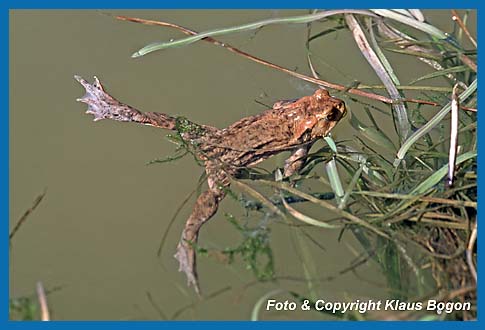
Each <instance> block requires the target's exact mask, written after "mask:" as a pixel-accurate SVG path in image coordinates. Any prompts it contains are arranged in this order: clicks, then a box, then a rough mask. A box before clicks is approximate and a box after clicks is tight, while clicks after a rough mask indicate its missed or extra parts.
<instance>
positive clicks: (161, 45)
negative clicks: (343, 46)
mask: <svg viewBox="0 0 485 330" xmlns="http://www.w3.org/2000/svg"><path fill="white" fill-rule="evenodd" d="M343 13H355V14H361V15H371V16H373V14H372V13H371V12H369V11H368V10H350V9H340V10H327V11H323V12H318V13H316V14H310V15H301V16H291V17H279V18H270V19H265V20H262V21H258V22H252V23H248V24H243V25H239V26H232V27H228V28H221V29H214V30H209V31H205V32H201V33H197V34H195V35H192V36H190V37H186V38H182V39H178V40H171V41H168V42H155V43H151V44H149V45H147V46H145V47H143V48H142V49H140V50H138V51H137V52H135V53H134V54H133V55H131V57H140V56H144V55H146V54H148V53H151V52H154V51H157V50H162V49H166V48H171V47H179V46H185V45H189V44H191V43H194V42H197V41H199V40H202V39H204V38H207V37H217V36H221V35H224V34H229V33H236V32H243V31H251V30H256V29H259V28H262V27H263V26H266V25H271V24H307V23H310V22H313V21H317V20H319V19H322V18H325V17H329V16H333V15H338V14H343Z"/></svg>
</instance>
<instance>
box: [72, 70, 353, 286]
mask: <svg viewBox="0 0 485 330" xmlns="http://www.w3.org/2000/svg"><path fill="white" fill-rule="evenodd" d="M75 78H76V80H77V81H79V83H81V85H83V87H84V88H85V89H86V94H85V95H84V96H83V97H82V98H79V99H78V101H80V102H83V103H86V104H87V105H88V110H87V111H86V113H88V114H92V115H94V121H98V120H101V119H112V120H117V121H126V122H136V123H140V124H145V125H150V126H155V127H160V128H165V129H169V130H177V131H178V132H179V133H180V136H181V137H182V139H183V140H184V141H186V142H187V144H188V145H190V146H192V147H193V148H194V150H195V153H196V155H197V157H198V158H199V159H200V160H201V161H202V162H204V164H205V171H206V174H207V183H208V189H207V190H206V191H204V192H203V193H201V194H200V195H199V197H198V198H197V201H196V202H195V205H194V209H193V211H192V213H191V215H190V217H189V219H188V220H187V222H186V224H185V228H184V230H183V233H182V238H181V239H180V242H179V244H178V246H177V253H176V254H175V258H177V260H178V261H179V264H180V268H179V270H180V271H183V272H185V274H186V275H187V280H188V284H189V285H193V286H194V288H195V290H196V291H197V292H199V285H198V279H197V271H196V264H195V261H196V260H195V251H194V249H193V245H194V244H195V243H196V242H197V238H198V232H199V230H200V228H201V226H202V225H203V224H204V223H205V222H206V221H208V220H209V219H210V218H211V217H212V216H213V215H214V214H215V213H216V211H217V208H218V206H219V203H220V201H221V200H222V199H223V198H224V196H225V192H226V189H224V188H227V187H228V186H229V185H230V177H231V176H237V175H238V173H239V172H240V171H241V170H242V169H244V168H245V167H248V166H253V165H255V164H257V163H259V162H261V161H262V160H264V159H266V158H268V157H270V156H272V155H275V154H277V153H280V152H282V151H292V154H291V156H290V157H289V158H288V159H287V160H286V162H285V165H284V176H285V177H288V176H291V175H292V174H293V173H295V172H297V171H298V170H299V169H300V168H301V166H302V165H303V163H304V161H305V157H306V155H307V153H308V150H309V149H310V147H311V146H312V144H313V143H314V142H315V141H316V140H317V139H319V138H322V137H324V136H325V135H327V134H328V132H330V130H332V128H333V127H334V126H335V125H336V124H337V123H338V121H339V120H340V119H341V118H342V116H343V115H345V112H346V107H345V104H344V102H343V101H342V100H339V99H337V98H333V97H331V96H330V95H329V93H328V92H327V91H326V90H323V89H318V90H316V91H315V93H314V94H313V95H311V96H305V97H302V98H300V99H298V100H295V101H281V102H277V103H275V104H274V105H273V108H271V109H268V110H266V111H263V112H262V113H260V114H258V115H255V116H249V117H246V118H243V119H241V120H239V121H237V122H235V123H234V124H232V125H231V126H229V127H227V128H224V129H218V128H215V127H212V126H206V125H197V124H194V123H192V122H190V121H188V120H187V119H185V118H183V117H173V116H170V115H167V114H163V113H157V112H141V111H139V110H137V109H134V108H133V107H131V106H129V105H126V104H123V103H121V102H119V101H118V100H116V99H115V98H113V97H112V96H110V95H109V94H107V93H106V92H105V91H104V88H103V86H102V85H101V83H100V82H99V80H98V79H97V78H96V77H94V83H93V84H90V83H88V82H87V81H86V80H84V79H83V78H81V77H79V76H75Z"/></svg>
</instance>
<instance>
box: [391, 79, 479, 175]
mask: <svg viewBox="0 0 485 330" xmlns="http://www.w3.org/2000/svg"><path fill="white" fill-rule="evenodd" d="M476 90H477V80H476V79H475V80H474V81H473V82H472V83H471V84H470V86H468V88H467V89H466V90H465V91H464V92H463V93H461V95H460V97H459V99H460V103H461V102H463V101H465V100H466V99H467V98H468V97H469V96H470V95H472V94H473V93H474V92H475V91H476ZM450 110H451V102H450V103H448V104H447V105H446V106H445V107H444V108H442V109H441V110H440V111H439V112H438V113H437V114H436V115H435V116H434V117H433V118H431V120H429V121H428V122H427V123H426V124H424V125H423V126H422V127H421V128H420V129H418V130H417V131H416V132H414V133H413V134H412V135H411V136H410V137H409V138H408V139H407V140H406V141H405V142H404V143H403V144H402V146H401V148H400V149H399V151H398V153H397V155H396V159H395V160H394V166H395V167H397V166H399V164H400V162H401V160H402V159H403V158H404V156H405V155H406V153H407V151H408V150H409V148H411V146H412V145H413V144H414V143H416V142H417V141H419V139H421V138H422V137H423V136H424V135H425V134H427V133H429V131H431V130H432V129H433V128H434V127H435V126H436V125H438V124H439V123H440V122H441V120H442V119H443V118H444V117H445V116H446V115H447V114H448V112H450Z"/></svg>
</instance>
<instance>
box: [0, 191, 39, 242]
mask: <svg viewBox="0 0 485 330" xmlns="http://www.w3.org/2000/svg"><path fill="white" fill-rule="evenodd" d="M45 194H46V191H45V190H44V192H43V193H42V194H40V195H39V196H37V198H36V199H35V200H34V203H33V204H32V206H31V207H30V208H29V209H28V210H27V211H25V213H24V214H23V215H22V217H20V219H19V221H18V222H17V224H16V225H15V227H14V228H13V229H12V231H11V232H10V234H9V235H8V240H9V242H10V241H11V240H12V238H13V237H14V236H15V234H16V233H17V232H18V230H19V229H20V227H21V226H22V224H23V223H24V222H25V220H27V218H28V216H29V215H30V214H31V213H32V212H33V211H34V210H35V209H36V208H37V206H38V205H39V204H40V202H41V201H42V199H43V198H44V196H45Z"/></svg>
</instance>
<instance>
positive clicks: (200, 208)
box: [175, 166, 229, 294]
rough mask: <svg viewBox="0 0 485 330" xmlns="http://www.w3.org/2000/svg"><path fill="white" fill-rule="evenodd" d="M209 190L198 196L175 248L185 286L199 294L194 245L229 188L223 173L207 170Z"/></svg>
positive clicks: (227, 180)
mask: <svg viewBox="0 0 485 330" xmlns="http://www.w3.org/2000/svg"><path fill="white" fill-rule="evenodd" d="M208 167H209V166H208ZM207 174H208V178H207V181H208V185H209V189H207V190H206V191H204V192H203V193H202V194H200V195H199V197H198V198H197V201H196V202H195V205H194V208H193V210H192V213H191V215H190V217H189V218H188V219H187V222H186V223H185V227H184V230H183V232H182V237H181V239H180V242H179V244H178V246H177V252H176V253H175V258H176V259H177V260H178V262H179V271H181V272H184V273H185V275H187V284H188V285H189V286H190V285H193V286H194V289H195V291H196V292H197V293H198V294H200V288H199V282H198V277H197V268H196V255H195V250H194V245H195V244H197V239H198V236H199V230H200V228H201V227H202V225H204V223H206V222H207V221H208V220H209V219H210V218H212V216H213V215H214V214H215V213H216V212H217V208H218V207H219V202H220V201H221V200H222V199H223V198H224V196H225V191H224V189H223V187H227V186H229V179H228V177H227V175H226V174H225V173H224V172H218V173H214V172H212V171H211V170H210V169H207Z"/></svg>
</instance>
